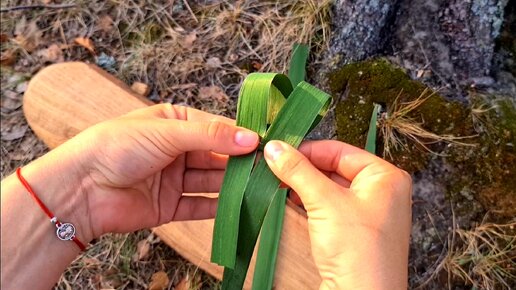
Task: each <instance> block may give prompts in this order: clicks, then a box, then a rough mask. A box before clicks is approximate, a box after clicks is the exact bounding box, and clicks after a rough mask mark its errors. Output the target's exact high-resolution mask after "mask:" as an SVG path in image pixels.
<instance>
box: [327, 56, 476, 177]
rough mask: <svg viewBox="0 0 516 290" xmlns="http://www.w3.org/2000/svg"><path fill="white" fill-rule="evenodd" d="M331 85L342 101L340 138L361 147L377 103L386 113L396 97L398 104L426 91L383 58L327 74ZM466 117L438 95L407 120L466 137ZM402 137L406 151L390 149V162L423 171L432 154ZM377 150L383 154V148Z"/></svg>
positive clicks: (338, 119) (338, 108) (458, 106)
mask: <svg viewBox="0 0 516 290" xmlns="http://www.w3.org/2000/svg"><path fill="white" fill-rule="evenodd" d="M329 86H330V90H331V92H332V94H333V96H334V97H335V98H336V99H337V100H336V101H338V103H337V106H336V111H335V113H336V123H337V138H338V139H339V140H343V141H346V142H348V143H350V144H353V145H355V146H358V147H363V146H364V145H365V142H366V133H367V129H368V125H369V120H370V118H371V113H372V110H373V103H380V104H382V105H383V106H384V107H386V108H387V109H388V108H390V107H392V106H393V103H394V101H395V100H396V98H398V99H397V100H396V101H397V102H398V103H404V102H409V101H414V100H416V99H417V98H419V97H420V96H421V94H422V93H423V92H424V91H425V89H427V90H428V88H427V87H426V86H425V85H423V84H421V83H420V82H417V81H413V80H411V79H410V78H409V77H408V76H407V75H406V74H405V72H404V71H403V70H402V69H400V68H397V67H395V66H393V65H392V64H390V63H389V62H388V61H387V60H385V59H377V60H369V61H364V62H359V63H354V64H350V65H346V66H344V67H342V68H341V69H339V70H337V71H335V72H333V73H331V74H330V75H329ZM468 114H469V112H468V108H466V107H465V106H464V105H463V104H461V103H458V102H449V101H447V100H445V99H444V98H443V97H441V96H440V95H439V94H437V93H434V94H432V96H431V97H430V98H428V99H427V100H426V101H425V102H424V103H423V104H422V105H420V106H419V107H418V108H416V109H415V110H413V111H412V112H411V113H410V114H409V115H408V117H409V118H411V119H413V120H414V122H417V123H421V126H422V127H423V128H424V129H425V130H428V131H430V132H434V133H437V134H440V135H445V134H453V135H460V136H462V135H463V134H464V132H465V131H467V130H468V128H466V126H465V124H464V123H463V120H464V119H465V118H466V117H467V116H468ZM400 137H401V138H402V140H403V141H407V142H406V144H407V148H403V149H402V148H398V149H395V148H392V149H391V153H392V154H391V156H388V157H386V158H387V159H388V160H389V161H391V162H392V163H394V164H396V165H397V166H399V167H401V168H403V169H405V170H407V171H411V172H413V171H416V170H420V169H422V168H424V167H425V165H426V163H427V161H428V159H429V157H430V155H429V152H428V151H427V150H424V149H423V148H421V146H419V145H418V144H417V143H414V142H408V141H409V140H404V138H403V136H400ZM378 149H379V151H380V153H381V149H382V148H378ZM391 157H392V158H391Z"/></svg>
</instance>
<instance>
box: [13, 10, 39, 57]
mask: <svg viewBox="0 0 516 290" xmlns="http://www.w3.org/2000/svg"><path fill="white" fill-rule="evenodd" d="M26 23H27V22H26V20H25V18H22V19H21V20H20V21H19V22H18V23H17V24H16V27H15V29H14V30H15V35H16V37H15V38H14V42H15V43H17V44H18V45H19V46H21V47H22V48H23V49H25V50H26V51H27V52H33V51H34V50H35V49H36V48H37V47H38V45H39V44H40V43H41V36H42V34H43V33H42V32H41V30H39V27H38V25H37V24H36V21H31V22H30V23H29V24H26Z"/></svg>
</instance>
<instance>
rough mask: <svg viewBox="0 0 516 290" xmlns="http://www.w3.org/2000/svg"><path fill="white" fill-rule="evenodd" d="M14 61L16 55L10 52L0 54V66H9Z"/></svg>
mask: <svg viewBox="0 0 516 290" xmlns="http://www.w3.org/2000/svg"><path fill="white" fill-rule="evenodd" d="M15 61H16V53H14V51H12V50H6V51H2V54H0V65H4V66H10V65H13V64H14V63H15Z"/></svg>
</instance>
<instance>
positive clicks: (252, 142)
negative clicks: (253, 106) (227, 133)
mask: <svg viewBox="0 0 516 290" xmlns="http://www.w3.org/2000/svg"><path fill="white" fill-rule="evenodd" d="M235 142H236V143H237V144H238V145H240V146H242V147H250V146H256V144H258V134H256V133H255V132H251V131H238V132H236V134H235Z"/></svg>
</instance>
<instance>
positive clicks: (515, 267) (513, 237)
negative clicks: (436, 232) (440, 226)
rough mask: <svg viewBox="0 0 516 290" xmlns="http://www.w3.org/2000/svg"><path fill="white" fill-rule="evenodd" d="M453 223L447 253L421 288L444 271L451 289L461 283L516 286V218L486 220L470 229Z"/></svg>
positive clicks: (491, 286) (479, 287)
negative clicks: (464, 228) (500, 222)
mask: <svg viewBox="0 0 516 290" xmlns="http://www.w3.org/2000/svg"><path fill="white" fill-rule="evenodd" d="M453 224H454V228H453V229H452V230H451V231H450V233H449V234H448V240H447V241H446V244H447V248H446V249H445V250H446V253H444V255H442V258H441V259H440V260H439V262H438V263H437V264H436V267H435V269H434V270H433V272H432V273H433V274H432V275H431V276H430V277H429V278H428V279H427V281H426V282H425V283H423V284H422V285H421V286H420V288H423V287H424V286H425V284H426V283H428V282H429V281H431V280H432V279H435V278H436V277H437V276H438V275H439V274H440V273H442V272H445V273H446V274H447V280H448V281H447V284H448V287H449V289H453V288H452V287H453V285H458V284H463V285H468V286H469V287H473V288H472V289H514V286H516V284H515V281H516V262H515V261H516V220H514V219H513V220H512V221H510V222H508V223H505V224H494V223H483V224H481V225H479V226H477V227H475V228H473V229H471V230H463V229H460V228H458V227H457V226H456V223H455V222H454V223H453Z"/></svg>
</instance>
